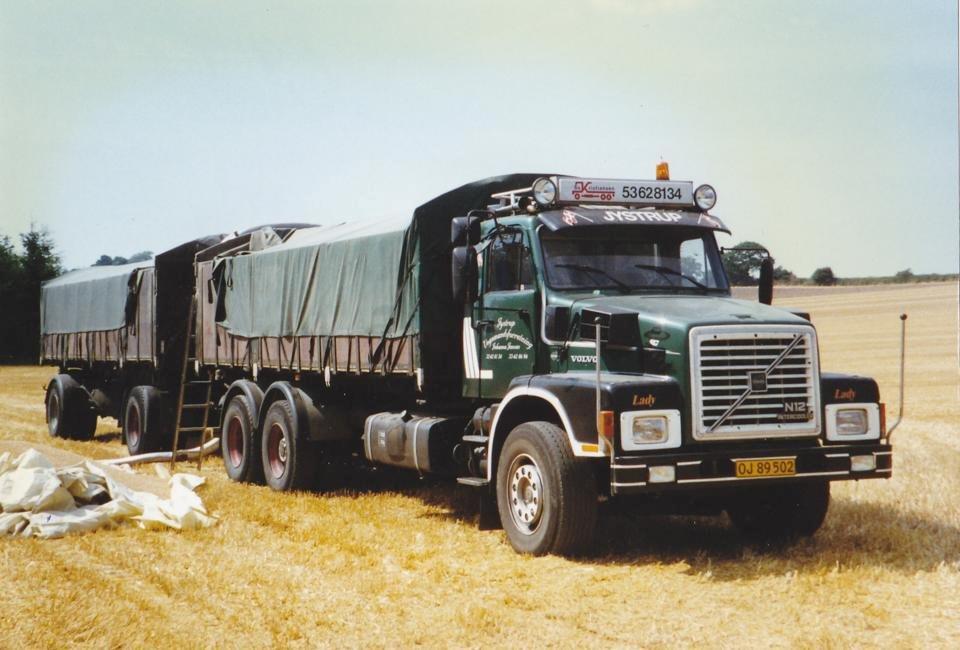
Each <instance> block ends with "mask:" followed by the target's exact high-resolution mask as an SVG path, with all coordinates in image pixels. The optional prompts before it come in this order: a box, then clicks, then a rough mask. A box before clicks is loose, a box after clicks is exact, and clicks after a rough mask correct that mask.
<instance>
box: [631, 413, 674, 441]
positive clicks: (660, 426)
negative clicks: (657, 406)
mask: <svg viewBox="0 0 960 650" xmlns="http://www.w3.org/2000/svg"><path fill="white" fill-rule="evenodd" d="M666 441H667V418H665V417H663V416H660V415H658V416H656V417H635V418H633V444H635V445H655V444H657V443H661V442H666Z"/></svg>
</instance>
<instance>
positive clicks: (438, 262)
mask: <svg viewBox="0 0 960 650" xmlns="http://www.w3.org/2000/svg"><path fill="white" fill-rule="evenodd" d="M657 171H658V173H657V179H656V180H620V179H597V178H584V177H574V176H565V175H557V174H549V173H540V174H509V175H505V176H499V177H493V178H488V179H484V180H482V181H477V182H475V183H470V184H467V185H464V186H462V187H459V188H457V189H455V190H452V191H450V192H448V193H446V194H443V195H441V196H439V197H437V198H436V199H433V200H432V201H429V202H427V203H425V204H423V205H422V206H420V207H419V208H417V209H416V210H414V212H413V214H412V215H411V216H410V217H406V218H399V219H384V220H378V221H370V222H365V223H340V224H328V225H324V226H313V227H309V226H305V225H302V224H298V225H296V226H295V227H287V228H273V229H260V230H257V231H251V232H247V233H246V234H245V235H243V236H235V237H229V238H225V237H218V238H210V239H207V240H204V241H203V242H201V243H199V244H198V243H197V242H194V243H193V244H192V245H191V246H187V245H185V247H178V249H176V250H179V253H178V254H177V255H176V256H174V257H170V256H169V255H166V254H165V255H161V256H158V258H157V264H156V266H155V268H154V270H153V278H152V281H153V282H154V286H155V288H154V290H153V291H154V294H155V298H154V302H153V303H152V305H151V304H148V303H149V301H147V302H142V301H143V297H142V295H141V293H142V292H143V291H144V289H143V286H149V285H148V284H147V283H148V282H149V280H148V279H147V276H148V275H149V272H150V271H149V269H148V268H142V269H131V270H130V271H129V272H127V273H128V275H126V276H123V275H122V274H120V270H118V271H117V273H118V275H117V277H114V278H113V279H112V280H110V283H109V287H110V288H109V289H108V288H107V287H108V283H107V282H106V281H104V284H103V285H102V287H103V291H104V292H107V291H110V292H115V291H116V290H117V287H120V286H121V285H123V286H125V287H126V290H127V292H126V294H124V295H126V296H134V297H135V298H129V300H127V299H125V301H120V300H119V299H118V298H117V297H116V295H114V294H111V295H114V297H113V298H111V305H112V307H111V310H109V311H110V313H112V314H114V316H113V318H112V320H110V321H109V322H103V323H87V322H85V321H84V322H83V325H84V326H85V327H92V326H93V325H97V326H98V327H100V328H101V329H91V330H89V331H86V330H85V331H82V332H81V331H59V330H63V329H64V328H63V327H60V326H58V327H52V328H50V327H48V326H47V324H46V321H45V324H44V358H45V359H46V360H52V361H55V362H57V363H59V364H60V366H61V374H60V375H58V377H57V378H55V379H54V380H53V381H52V382H51V387H50V388H49V389H48V393H47V395H48V396H47V402H48V408H47V411H48V420H49V421H50V422H51V424H50V429H51V433H54V434H55V435H73V434H72V433H70V432H72V431H73V429H71V428H70V427H66V425H64V427H65V428H64V427H61V425H60V424H59V422H60V419H62V416H59V415H58V413H66V411H65V410H64V407H63V406H59V407H56V400H61V402H60V404H61V405H62V404H64V403H65V402H64V400H66V401H70V398H68V397H67V394H68V393H69V394H71V395H74V396H75V397H76V399H74V400H73V401H70V404H74V403H80V402H82V403H83V404H84V405H85V406H84V408H85V409H86V411H85V412H86V413H87V415H86V416H85V417H87V418H89V417H91V415H90V414H91V413H92V414H94V415H102V416H113V417H118V416H119V417H121V418H122V419H123V428H124V432H125V437H126V439H127V444H128V446H131V443H130V439H131V436H132V434H136V435H139V440H140V441H141V444H142V445H143V446H144V447H145V448H154V447H157V448H161V447H165V446H166V447H167V448H169V447H170V446H177V445H178V444H179V441H180V440H181V434H183V433H186V434H195V433H201V432H203V431H206V430H207V429H209V428H211V427H212V428H216V429H218V430H219V433H220V438H221V452H222V455H223V460H224V465H225V469H226V472H227V474H228V475H229V476H230V478H231V479H233V480H236V481H242V482H257V483H260V482H262V483H266V484H268V485H269V486H270V487H272V488H273V489H276V490H298V489H308V488H311V487H313V486H315V485H316V483H317V481H318V480H319V479H322V478H324V476H325V474H327V473H331V469H330V468H331V467H332V466H333V464H339V465H340V466H346V467H351V466H355V465H356V466H358V465H361V464H362V465H373V466H376V465H388V466H395V467H400V468H405V469H409V470H411V471H413V472H418V473H420V474H421V475H425V474H435V475H439V476H441V477H447V478H449V479H450V481H451V482H452V481H454V480H456V481H457V482H458V483H460V484H462V485H466V486H469V487H471V488H472V489H475V490H476V492H477V495H478V498H479V501H480V503H481V516H480V523H481V525H482V526H484V527H499V526H502V527H503V528H504V529H505V532H506V535H507V538H508V540H509V541H510V543H511V544H512V546H513V547H514V548H515V549H516V550H517V551H518V552H523V553H532V554H543V553H560V554H564V553H574V552H578V551H582V550H586V549H588V548H589V545H590V542H591V539H592V536H593V531H594V528H595V526H594V523H595V519H596V516H597V504H598V501H599V500H601V499H609V500H614V501H618V502H622V503H624V504H626V505H627V506H628V507H633V508H637V509H638V510H640V509H642V510H649V511H656V512H699V513H716V514H720V513H722V512H724V511H725V512H727V513H728V514H729V516H730V518H731V520H732V521H733V523H734V524H735V525H736V526H737V527H738V528H740V529H741V530H742V531H743V532H744V533H745V534H747V535H751V536H756V537H760V538H771V537H783V538H789V537H795V536H799V535H811V534H813V533H814V532H815V531H816V530H817V529H818V528H819V527H820V525H821V524H822V522H823V520H824V517H825V516H826V512H827V508H828V504H829V494H830V483H831V482H832V481H836V480H850V479H853V480H858V479H868V478H888V477H889V476H890V475H891V472H892V447H891V445H890V441H889V433H890V431H892V429H893V428H894V427H891V428H890V430H889V431H888V430H887V427H886V422H885V409H884V405H883V404H882V403H881V402H880V396H879V390H878V388H877V384H876V382H875V381H874V380H872V379H870V378H865V377H858V376H854V375H841V374H833V373H826V372H821V370H820V367H819V352H818V341H817V333H816V329H815V327H814V325H813V324H812V323H811V322H810V320H809V316H808V315H807V314H803V313H800V312H795V311H790V310H784V309H778V308H774V307H772V306H771V305H770V302H771V297H772V273H771V271H772V268H773V265H772V260H771V259H769V258H768V259H767V260H766V261H765V264H764V267H763V273H762V274H761V285H762V286H761V299H762V302H760V303H757V302H749V301H743V300H735V299H733V298H732V297H731V295H730V288H729V284H728V282H727V278H726V274H725V272H724V269H723V266H722V263H721V257H720V250H719V248H718V246H717V243H716V240H715V233H717V232H729V231H728V230H727V227H726V225H725V224H724V223H723V221H721V220H720V219H719V218H718V217H716V216H715V215H713V214H711V212H710V210H711V209H712V208H713V206H714V204H715V202H716V192H715V190H714V189H713V188H712V187H711V186H709V185H700V186H696V187H695V186H694V184H693V183H692V182H689V181H673V180H671V179H670V178H669V171H668V170H667V169H666V168H665V166H664V167H663V168H660V167H658V170H657ZM174 258H175V262H174ZM188 258H189V259H188ZM67 277H69V276H67ZM111 277H112V276H111ZM174 277H175V278H176V281H175V282H174V281H173V280H171V278H174ZM137 278H142V280H138V279H137ZM58 282H61V284H57V283H58ZM138 282H139V283H142V284H141V285H139V287H140V288H139V291H140V293H138V292H137V291H134V290H132V289H131V287H137V286H138ZM64 283H65V279H64V282H62V281H60V280H58V281H54V282H53V283H50V284H49V285H47V287H45V289H44V305H45V308H44V313H45V314H47V313H49V314H50V315H51V318H53V314H54V313H55V312H56V311H57V310H61V311H65V312H66V311H69V310H70V309H71V308H70V307H68V306H67V300H66V297H65V295H60V294H58V293H57V291H58V289H57V288H58V286H61V285H62V284H64ZM174 287H176V289H175V290H174ZM91 291H92V292H93V293H96V291H93V290H92V289H91ZM117 295H119V294H117ZM130 301H133V302H130ZM120 302H123V304H124V311H123V314H124V318H123V319H122V320H121V319H120V318H118V317H117V315H116V307H117V306H118V305H119V304H120ZM128 303H129V304H134V303H135V304H136V308H134V307H130V306H129V305H128ZM54 305H56V306H54ZM51 310H52V311H51ZM141 310H142V314H143V315H142V316H141ZM151 310H152V311H151ZM131 314H132V316H131ZM151 314H152V318H153V321H152V322H153V324H152V325H151V327H152V329H153V330H154V334H153V340H152V342H151V343H147V344H141V343H140V342H139V340H138V339H136V337H137V336H139V335H140V332H142V331H144V327H145V325H144V323H146V322H148V321H150V319H151ZM138 318H139V319H140V320H136V319H138ZM131 319H133V320H131ZM52 322H54V321H53V320H51V323H52ZM110 327H112V329H110ZM69 329H70V328H69V327H67V328H66V330H69ZM74 329H76V328H74ZM48 330H49V331H48ZM133 330H135V331H133ZM110 332H117V334H116V335H114V334H109V333H110ZM90 336H93V339H92V340H94V341H100V340H101V339H103V340H104V341H107V343H100V344H98V345H100V347H99V348H97V350H100V349H104V350H107V349H109V351H111V354H112V353H113V351H114V350H115V351H116V355H115V356H116V357H117V358H116V359H114V358H113V357H111V358H110V359H106V358H105V357H104V354H106V353H102V354H101V353H99V352H98V354H99V356H97V355H93V356H90V354H89V350H90V347H89V343H87V342H86V341H87V340H88V339H89V337H90ZM111 336H113V338H110V337H111ZM131 336H133V337H134V338H131ZM71 337H72V338H71ZM84 337H87V338H84ZM97 337H100V338H97ZM48 339H49V340H48ZM80 339H83V341H84V343H83V345H84V346H86V347H84V348H83V354H87V356H86V357H85V356H83V354H81V353H80V352H73V351H72V350H74V349H75V348H76V346H77V345H79V344H78V343H76V342H75V340H80ZM110 342H112V345H113V347H110V348H106V347H104V346H108V345H111V343H110ZM131 345H133V347H131ZM71 346H73V347H71ZM131 351H132V352H131ZM125 355H130V356H125ZM138 355H139V356H138ZM100 357H104V358H103V359H101V358H100ZM134 378H135V379H134ZM135 382H144V383H141V384H136V383H135ZM100 393H104V394H106V395H107V396H108V397H107V399H103V398H101V397H100V396H99V394H100ZM146 393H150V394H151V395H152V397H147V396H145V394H146ZM77 396H79V397H77ZM52 401H53V402H54V403H55V408H53V409H51V407H50V404H51V402H52ZM115 401H119V402H120V403H123V404H125V405H126V407H125V410H120V409H118V408H117V406H116V405H115ZM141 403H142V405H143V406H144V408H143V412H139V411H138V413H139V416H140V421H143V422H147V420H150V413H156V412H157V411H160V412H162V413H164V416H163V417H158V418H157V421H156V422H154V421H153V420H150V421H149V422H147V424H146V426H143V425H141V426H140V429H139V430H135V426H134V425H136V424H137V422H127V419H128V418H127V415H128V413H129V412H130V409H131V408H132V409H134V411H136V410H137V408H138V407H139V406H140V405H141ZM154 404H162V405H163V406H162V408H159V407H158V408H154V406H153V405H154ZM58 408H59V409H60V410H59V411H58V410H57V409H58ZM70 413H71V414H72V413H73V411H70ZM70 417H74V416H73V415H71V416H70ZM76 417H79V416H76ZM58 418H59V419H58ZM191 418H193V419H192V420H191ZM68 419H69V418H68ZM83 425H84V426H88V425H87V424H86V420H84V422H83ZM74 428H76V427H74ZM68 430H69V431H68ZM77 430H78V431H81V433H82V432H86V430H87V429H84V428H83V427H80V428H78V429H77ZM91 431H92V429H91ZM135 447H136V445H134V446H131V452H134V451H135ZM136 450H137V451H139V448H138V447H136ZM351 464H353V465H351ZM330 475H331V476H332V473H331V474H330ZM328 478H329V477H328Z"/></svg>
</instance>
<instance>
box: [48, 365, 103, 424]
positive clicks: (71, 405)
mask: <svg viewBox="0 0 960 650" xmlns="http://www.w3.org/2000/svg"><path fill="white" fill-rule="evenodd" d="M54 385H56V386H59V387H60V392H61V394H63V397H64V404H63V409H64V414H65V415H67V416H68V417H79V416H80V415H82V414H85V413H87V412H88V411H93V412H96V413H99V412H98V410H97V404H96V402H94V401H93V399H92V398H91V397H90V393H89V391H87V389H86V387H85V386H84V385H83V384H81V383H80V382H79V381H77V379H76V378H74V377H72V376H71V375H68V374H65V373H61V374H59V375H55V376H54V377H53V379H51V380H50V383H48V384H47V392H46V393H44V396H43V406H44V409H46V407H47V400H49V399H50V387H51V386H54ZM68 411H69V413H68Z"/></svg>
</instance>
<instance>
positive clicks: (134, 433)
mask: <svg viewBox="0 0 960 650" xmlns="http://www.w3.org/2000/svg"><path fill="white" fill-rule="evenodd" d="M139 442H140V409H138V408H137V407H136V405H134V406H133V408H131V409H129V410H128V411H127V445H129V446H130V447H136V446H137V444H138V443H139Z"/></svg>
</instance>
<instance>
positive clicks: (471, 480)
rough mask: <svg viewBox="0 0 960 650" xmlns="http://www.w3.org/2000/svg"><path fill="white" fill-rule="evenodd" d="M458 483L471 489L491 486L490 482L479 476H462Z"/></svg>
mask: <svg viewBox="0 0 960 650" xmlns="http://www.w3.org/2000/svg"><path fill="white" fill-rule="evenodd" d="M457 483H459V484H460V485H469V486H470V487H487V486H488V485H490V481H488V480H487V479H485V478H481V477H479V476H460V477H458V478H457Z"/></svg>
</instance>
